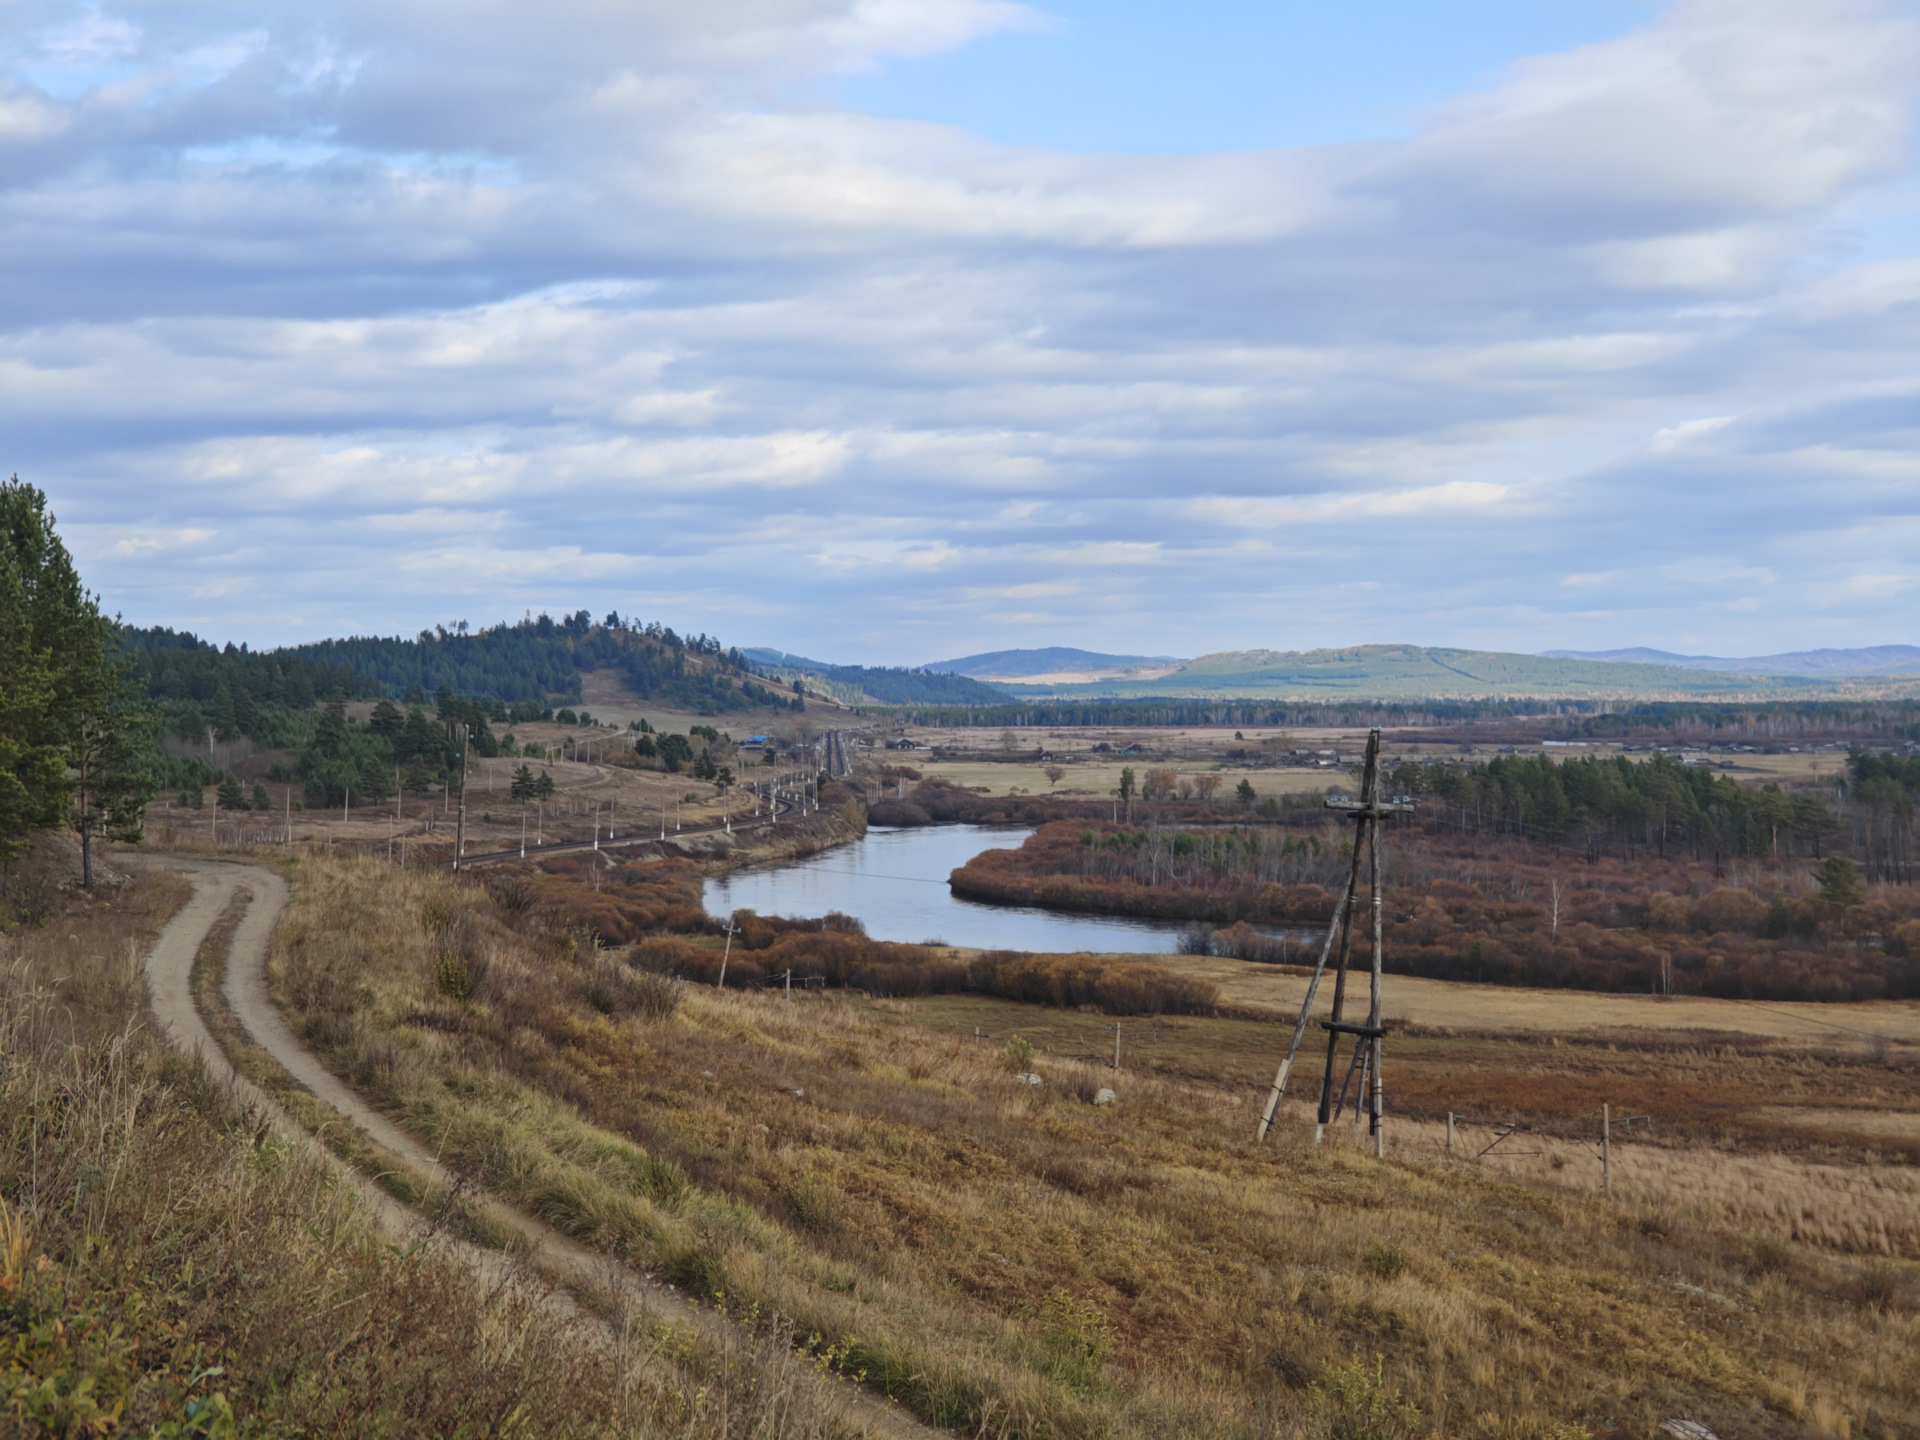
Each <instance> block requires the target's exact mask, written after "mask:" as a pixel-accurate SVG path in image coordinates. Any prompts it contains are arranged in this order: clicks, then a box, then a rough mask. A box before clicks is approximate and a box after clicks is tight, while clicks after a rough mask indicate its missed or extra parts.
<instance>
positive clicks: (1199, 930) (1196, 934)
mask: <svg viewBox="0 0 1920 1440" xmlns="http://www.w3.org/2000/svg"><path fill="white" fill-rule="evenodd" d="M1173 946H1174V949H1175V950H1177V951H1179V953H1180V954H1182V955H1211V954H1213V926H1211V925H1204V924H1203V925H1189V926H1188V927H1187V928H1186V929H1184V930H1182V931H1181V932H1180V933H1179V935H1177V936H1176V937H1175V938H1174V942H1173Z"/></svg>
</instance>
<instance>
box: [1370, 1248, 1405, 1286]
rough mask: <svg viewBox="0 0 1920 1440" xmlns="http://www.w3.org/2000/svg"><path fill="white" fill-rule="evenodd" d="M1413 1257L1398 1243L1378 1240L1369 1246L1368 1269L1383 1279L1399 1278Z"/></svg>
mask: <svg viewBox="0 0 1920 1440" xmlns="http://www.w3.org/2000/svg"><path fill="white" fill-rule="evenodd" d="M1411 1261H1412V1257H1411V1256H1409V1255H1408V1254H1407V1252H1406V1251H1405V1250H1402V1249H1401V1248H1400V1247H1399V1246H1398V1245H1391V1244H1388V1243H1387V1242H1386V1241H1384V1240H1376V1241H1374V1242H1373V1243H1372V1244H1371V1245H1369V1246H1367V1253H1366V1265H1367V1269H1368V1270H1370V1271H1372V1272H1373V1274H1374V1275H1376V1276H1377V1277H1378V1278H1380V1279H1382V1280H1397V1279H1399V1278H1400V1276H1402V1275H1404V1274H1405V1273H1406V1270H1407V1266H1408V1265H1409V1264H1410V1263H1411Z"/></svg>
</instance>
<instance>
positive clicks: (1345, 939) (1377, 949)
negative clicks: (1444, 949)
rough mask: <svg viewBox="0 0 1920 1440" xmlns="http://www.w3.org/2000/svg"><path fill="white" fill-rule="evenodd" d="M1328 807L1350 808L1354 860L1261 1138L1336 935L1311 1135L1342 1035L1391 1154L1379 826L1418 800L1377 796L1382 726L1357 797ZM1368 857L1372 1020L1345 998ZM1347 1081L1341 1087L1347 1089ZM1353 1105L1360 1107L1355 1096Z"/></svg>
mask: <svg viewBox="0 0 1920 1440" xmlns="http://www.w3.org/2000/svg"><path fill="white" fill-rule="evenodd" d="M1326 804H1327V808H1328V809H1330V810H1338V811H1340V812H1342V813H1343V814H1346V815H1350V816H1351V817H1352V818H1353V820H1354V822H1355V829H1354V836H1353V863H1352V864H1351V865H1350V866H1348V868H1347V883H1346V887H1345V889H1344V890H1342V892H1341V894H1340V899H1339V900H1338V901H1337V902H1336V903H1335V905H1334V910H1333V918H1332V920H1331V921H1330V922H1329V923H1328V925H1327V938H1326V940H1325V941H1324V942H1322V944H1321V946H1320V958H1319V960H1318V961H1317V962H1316V963H1315V965H1314V967H1313V974H1312V976H1311V977H1310V978H1309V979H1308V981H1307V994H1306V998H1305V1000H1303V1001H1302V1002H1301V1006H1300V1018H1299V1020H1298V1021H1297V1022H1296V1023H1295V1025H1294V1028H1293V1038H1292V1039H1291V1040H1290V1041H1289V1042H1288V1044H1287V1053H1286V1056H1285V1057H1284V1058H1283V1059H1282V1060H1281V1062H1280V1069H1279V1071H1278V1072H1277V1073H1276V1074H1275V1076H1274V1079H1273V1087H1272V1089H1271V1090H1269V1091H1268V1093H1267V1103H1266V1108H1265V1109H1264V1110H1263V1111H1262V1113H1261V1116H1260V1129H1259V1138H1261V1139H1265V1138H1266V1136H1267V1132H1268V1131H1270V1130H1271V1129H1272V1128H1273V1120H1274V1116H1275V1115H1276V1114H1277V1113H1278V1111H1279V1108H1280V1099H1281V1097H1282V1096H1283V1095H1284V1094H1285V1093H1286V1089H1287V1080H1288V1078H1289V1077H1290V1076H1291V1075H1292V1073H1293V1066H1294V1061H1295V1059H1296V1057H1297V1056H1298V1055H1299V1052H1300V1042H1301V1040H1302V1039H1304V1038H1305V1036H1306V1032H1307V1022H1308V1020H1310V1019H1311V1018H1312V1015H1313V1002H1314V1000H1315V998H1316V997H1317V995H1318V993H1319V989H1320V977H1321V976H1322V975H1323V974H1324V973H1325V972H1326V968H1327V960H1328V958H1329V957H1330V956H1332V955H1333V953H1334V942H1335V941H1336V940H1338V941H1339V956H1338V959H1337V960H1336V961H1335V967H1334V979H1333V1014H1332V1016H1331V1018H1329V1019H1326V1020H1322V1021H1321V1022H1320V1028H1321V1029H1323V1030H1325V1031H1326V1032H1327V1060H1326V1066H1325V1068H1324V1070H1323V1071H1322V1073H1321V1078H1320V1109H1319V1112H1318V1114H1317V1116H1316V1119H1315V1124H1314V1131H1313V1136H1314V1140H1315V1142H1316V1143H1318V1142H1319V1140H1320V1139H1321V1138H1322V1137H1323V1136H1324V1135H1325V1133H1326V1127H1327V1122H1328V1121H1329V1120H1330V1119H1332V1118H1333V1116H1332V1111H1333V1107H1334V1105H1335V1103H1336V1102H1335V1100H1334V1090H1333V1067H1334V1060H1335V1056H1336V1054H1337V1051H1338V1048H1339V1045H1340V1037H1341V1036H1342V1035H1351V1036H1353V1037H1354V1055H1353V1062H1352V1064H1351V1065H1350V1066H1349V1067H1348V1071H1347V1079H1348V1081H1349V1082H1351V1080H1352V1078H1353V1076H1354V1074H1355V1072H1356V1071H1357V1072H1358V1073H1359V1076H1360V1083H1361V1094H1362V1095H1363V1096H1364V1097H1365V1108H1366V1111H1367V1116H1368V1127H1367V1128H1368V1129H1369V1131H1370V1132H1371V1133H1372V1135H1373V1145H1374V1153H1375V1154H1376V1155H1383V1154H1385V1153H1386V1135H1385V1131H1384V1129H1383V1126H1382V1115H1383V1112H1384V1108H1385V1090H1384V1088H1383V1085H1382V1082H1381V1076H1380V1041H1381V1039H1382V1038H1383V1037H1384V1036H1385V1034H1386V1030H1385V1027H1384V1025H1383V1024H1382V1022H1381V1009H1380V1004H1381V1001H1380V979H1381V971H1382V967H1383V964H1384V960H1385V955H1386V945H1385V912H1384V909H1383V905H1384V900H1385V897H1384V895H1383V894H1382V891H1381V884H1380V826H1381V824H1382V823H1383V822H1384V821H1385V820H1386V819H1387V817H1388V816H1389V815H1393V814H1400V813H1409V812H1411V811H1412V809H1413V804H1412V802H1411V801H1408V800H1383V799H1382V798H1381V796H1380V732H1379V730H1378V729H1374V730H1371V731H1369V732H1368V733H1367V752H1366V763H1365V766H1364V768H1363V770H1362V772H1361V782H1360V798H1359V799H1358V800H1357V801H1355V800H1348V799H1345V798H1343V797H1340V796H1332V797H1329V798H1328V800H1327V802H1326ZM1363 857H1364V858H1365V859H1366V861H1367V865H1368V869H1367V880H1368V885H1369V889H1370V892H1371V895H1370V904H1369V909H1370V911H1371V917H1370V918H1371V920H1372V932H1373V933H1372V937H1371V938H1372V941H1373V944H1372V952H1373V953H1372V956H1371V959H1372V962H1373V963H1372V966H1371V968H1370V976H1369V980H1370V983H1369V986H1368V995H1367V1000H1368V1004H1367V1020H1366V1023H1365V1024H1364V1025H1356V1024H1353V1023H1351V1022H1349V1021H1347V1020H1345V1019H1343V1018H1342V1017H1343V1015H1344V1013H1345V1010H1346V999H1347V963H1348V958H1349V956H1350V955H1351V953H1352V941H1353V918H1354V917H1353V910H1354V902H1355V900H1356V899H1358V893H1359V887H1360V864H1361V860H1362V858H1363ZM1344 1092H1345V1086H1344V1085H1343V1086H1342V1094H1343V1096H1344ZM1355 1108H1356V1111H1357V1110H1358V1109H1359V1108H1360V1106H1359V1102H1358V1101H1356V1106H1355Z"/></svg>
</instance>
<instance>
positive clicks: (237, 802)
mask: <svg viewBox="0 0 1920 1440" xmlns="http://www.w3.org/2000/svg"><path fill="white" fill-rule="evenodd" d="M220 808H221V809H222V810H236V811H238V810H244V809H246V808H247V792H246V791H244V790H242V789H241V788H240V780H239V777H238V776H236V775H232V774H228V775H224V776H222V777H221V779H220Z"/></svg>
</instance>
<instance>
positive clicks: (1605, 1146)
mask: <svg viewBox="0 0 1920 1440" xmlns="http://www.w3.org/2000/svg"><path fill="white" fill-rule="evenodd" d="M1600 1193H1601V1194H1602V1195H1604V1196H1606V1198H1607V1199H1609V1200H1611V1199H1612V1198H1613V1107H1612V1106H1611V1105H1607V1104H1602V1105H1601V1106H1600Z"/></svg>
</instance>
